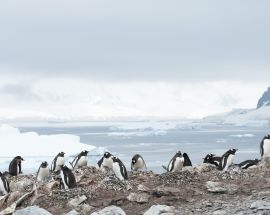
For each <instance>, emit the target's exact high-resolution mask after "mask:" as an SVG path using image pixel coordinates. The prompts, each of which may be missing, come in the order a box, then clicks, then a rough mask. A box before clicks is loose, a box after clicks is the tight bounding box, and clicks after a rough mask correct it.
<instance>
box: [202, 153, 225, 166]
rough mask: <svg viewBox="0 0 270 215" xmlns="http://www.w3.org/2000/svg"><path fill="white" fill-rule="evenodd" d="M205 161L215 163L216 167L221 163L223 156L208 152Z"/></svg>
mask: <svg viewBox="0 0 270 215" xmlns="http://www.w3.org/2000/svg"><path fill="white" fill-rule="evenodd" d="M203 163H209V164H214V165H215V166H216V167H218V166H219V163H221V157H217V156H215V155H214V154H211V153H210V154H207V155H206V156H205V158H204V160H203Z"/></svg>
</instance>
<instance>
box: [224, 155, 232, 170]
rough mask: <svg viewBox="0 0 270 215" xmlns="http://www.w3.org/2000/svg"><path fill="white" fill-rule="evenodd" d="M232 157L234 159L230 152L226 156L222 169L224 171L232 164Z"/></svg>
mask: <svg viewBox="0 0 270 215" xmlns="http://www.w3.org/2000/svg"><path fill="white" fill-rule="evenodd" d="M233 159H234V155H232V154H230V155H229V156H228V158H227V162H226V165H225V167H224V169H223V171H226V170H227V169H228V168H229V167H230V166H231V165H232V164H233Z"/></svg>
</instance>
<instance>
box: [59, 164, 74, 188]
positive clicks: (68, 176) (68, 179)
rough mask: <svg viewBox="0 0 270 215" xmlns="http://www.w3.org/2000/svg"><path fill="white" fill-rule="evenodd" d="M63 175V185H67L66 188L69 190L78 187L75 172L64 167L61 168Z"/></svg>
mask: <svg viewBox="0 0 270 215" xmlns="http://www.w3.org/2000/svg"><path fill="white" fill-rule="evenodd" d="M61 172H62V173H63V174H62V180H63V181H62V183H65V185H66V187H68V188H69V189H72V188H75V187H77V183H76V178H75V176H74V174H73V172H72V171H71V170H70V169H69V168H68V167H67V166H63V167H62V168H61Z"/></svg>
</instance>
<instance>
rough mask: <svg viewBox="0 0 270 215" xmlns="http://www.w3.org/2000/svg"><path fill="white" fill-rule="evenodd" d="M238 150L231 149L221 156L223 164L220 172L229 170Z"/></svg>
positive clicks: (220, 166) (220, 164) (221, 163)
mask: <svg viewBox="0 0 270 215" xmlns="http://www.w3.org/2000/svg"><path fill="white" fill-rule="evenodd" d="M236 151H237V149H229V150H228V151H226V152H225V153H224V154H223V155H222V156H221V162H220V163H219V166H218V170H225V171H226V170H227V169H228V168H229V166H230V165H231V164H232V162H233V158H234V155H235V152H236Z"/></svg>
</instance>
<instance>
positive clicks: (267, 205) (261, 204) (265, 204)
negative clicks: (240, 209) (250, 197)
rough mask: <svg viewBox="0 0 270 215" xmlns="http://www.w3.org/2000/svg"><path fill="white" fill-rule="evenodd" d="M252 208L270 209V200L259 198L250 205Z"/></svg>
mask: <svg viewBox="0 0 270 215" xmlns="http://www.w3.org/2000/svg"><path fill="white" fill-rule="evenodd" d="M250 208H251V209H257V210H270V201H264V200H257V201H255V202H253V203H252V204H251V205H250Z"/></svg>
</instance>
